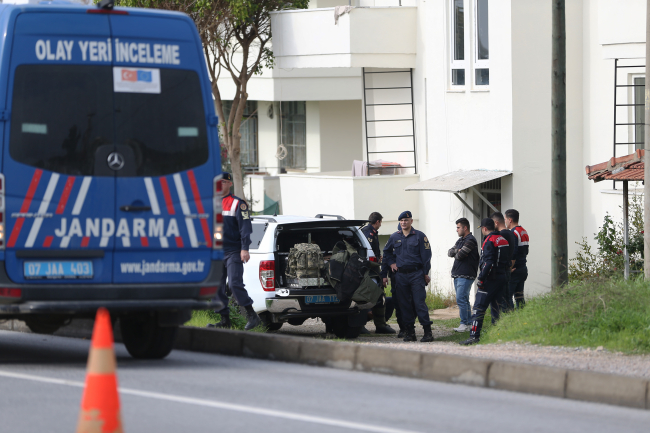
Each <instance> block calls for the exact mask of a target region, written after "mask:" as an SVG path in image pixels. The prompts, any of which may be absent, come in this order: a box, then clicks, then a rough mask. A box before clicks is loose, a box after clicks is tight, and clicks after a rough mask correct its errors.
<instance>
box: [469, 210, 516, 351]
mask: <svg viewBox="0 0 650 433" xmlns="http://www.w3.org/2000/svg"><path fill="white" fill-rule="evenodd" d="M481 232H482V233H483V236H485V240H483V245H482V247H481V249H482V254H481V260H480V262H479V274H478V281H477V283H476V287H477V291H476V297H475V298H474V310H473V314H472V330H471V332H470V337H469V338H468V339H467V340H465V341H462V342H461V343H460V344H462V345H465V346H467V345H470V344H476V343H478V342H479V340H480V338H481V328H483V319H484V317H485V312H486V310H487V308H488V306H489V305H490V303H491V302H492V301H494V300H495V299H496V297H497V296H499V295H500V294H501V293H502V290H503V285H504V284H505V281H506V270H507V268H508V267H509V266H510V263H509V262H508V261H507V260H508V259H507V257H506V250H507V249H508V246H509V245H508V241H507V240H506V239H505V238H504V237H503V236H501V233H499V231H497V230H496V226H495V225H494V221H493V220H492V219H490V218H483V221H481ZM495 311H497V312H498V311H499V310H498V309H497V310H492V314H494V312H495Z"/></svg>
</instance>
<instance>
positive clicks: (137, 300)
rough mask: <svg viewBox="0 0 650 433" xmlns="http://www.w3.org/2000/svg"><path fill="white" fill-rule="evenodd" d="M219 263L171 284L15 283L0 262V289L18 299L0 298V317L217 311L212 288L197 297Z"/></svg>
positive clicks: (216, 275) (215, 282)
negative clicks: (195, 278) (196, 278)
mask: <svg viewBox="0 0 650 433" xmlns="http://www.w3.org/2000/svg"><path fill="white" fill-rule="evenodd" d="M222 272H223V262H222V261H220V260H213V261H212V263H211V265H210V272H209V273H208V276H207V277H206V278H205V280H203V281H201V282H198V283H173V284H88V285H80V284H16V283H14V282H13V281H11V280H10V279H9V277H8V275H7V272H6V269H5V264H4V263H0V288H8V289H20V290H21V296H20V298H9V297H5V298H3V297H0V317H1V318H3V319H4V318H10V317H15V316H22V315H30V314H32V315H39V314H61V315H71V316H76V317H81V316H87V315H91V316H92V315H93V314H94V313H95V312H96V311H97V308H99V307H105V308H107V309H108V310H109V311H111V312H112V313H131V312H144V311H181V310H185V311H188V310H209V309H214V310H220V309H222V308H223V305H222V303H221V302H219V301H217V300H215V299H212V298H213V297H214V294H215V291H214V290H211V291H210V292H212V293H211V294H209V295H206V296H201V289H202V288H212V289H214V288H218V286H219V285H220V284H221V275H222Z"/></svg>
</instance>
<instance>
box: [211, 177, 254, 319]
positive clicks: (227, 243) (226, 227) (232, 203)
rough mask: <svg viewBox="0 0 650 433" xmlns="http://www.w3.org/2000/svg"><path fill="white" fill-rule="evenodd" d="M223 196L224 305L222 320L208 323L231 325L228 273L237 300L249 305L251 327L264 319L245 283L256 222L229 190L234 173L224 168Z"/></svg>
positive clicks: (220, 295)
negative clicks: (245, 270)
mask: <svg viewBox="0 0 650 433" xmlns="http://www.w3.org/2000/svg"><path fill="white" fill-rule="evenodd" d="M221 182H222V187H223V190H222V191H223V192H222V194H223V198H222V199H221V206H222V209H223V211H222V214H223V255H224V257H223V275H222V276H221V285H220V286H219V290H218V291H217V295H216V298H217V299H218V300H219V301H221V302H222V303H223V305H224V307H223V309H222V310H220V311H215V313H218V314H220V315H221V322H219V323H215V324H209V325H208V328H230V327H231V326H232V325H231V323H230V309H229V308H228V296H227V295H226V277H227V278H228V282H229V283H230V291H231V292H232V295H233V296H234V297H235V299H236V300H237V303H238V304H239V306H240V307H244V308H245V309H246V319H247V320H248V322H247V323H246V326H245V327H244V329H245V330H247V331H248V330H250V329H253V328H255V327H256V326H258V325H259V324H260V323H262V320H261V319H260V316H258V315H257V313H256V312H255V310H254V309H253V300H252V299H251V298H250V296H248V292H247V291H246V288H245V287H244V263H246V262H248V261H249V260H250V258H251V256H250V254H249V252H248V247H249V245H250V244H251V233H252V232H253V226H252V224H251V216H250V209H249V208H248V204H246V202H245V201H244V200H242V199H240V198H239V197H235V196H234V195H232V194H231V193H230V188H231V187H232V175H231V174H230V173H227V172H223V177H222V180H221Z"/></svg>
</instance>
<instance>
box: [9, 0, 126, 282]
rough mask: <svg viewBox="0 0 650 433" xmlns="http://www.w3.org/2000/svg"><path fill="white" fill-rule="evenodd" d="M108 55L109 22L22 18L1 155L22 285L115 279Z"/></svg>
mask: <svg viewBox="0 0 650 433" xmlns="http://www.w3.org/2000/svg"><path fill="white" fill-rule="evenodd" d="M15 13H19V11H16V12H15ZM109 47H110V28H109V21H108V17H107V16H106V15H99V14H92V15H91V14H86V13H84V12H79V11H72V10H71V11H70V12H67V11H65V12H62V11H59V12H57V13H47V12H38V11H36V12H31V11H30V12H20V14H19V15H18V16H17V18H16V22H15V27H14V33H13V46H12V52H11V66H10V68H9V69H10V70H9V86H8V87H9V88H8V98H7V105H6V107H7V111H10V113H11V114H10V118H11V120H10V123H9V125H10V128H8V130H5V134H4V143H5V146H4V149H3V154H2V155H3V162H2V171H3V173H4V177H5V182H6V231H7V244H6V269H7V273H8V275H9V277H10V278H11V279H12V280H13V281H15V282H30V283H61V282H62V281H65V282H66V283H70V284H76V283H89V282H91V283H109V282H111V280H112V272H111V271H112V258H113V240H112V237H111V236H110V233H109V232H110V231H111V228H112V227H111V226H112V225H113V224H114V223H113V219H114V216H115V201H114V199H113V197H114V196H115V176H114V174H113V173H112V171H111V170H110V169H109V168H108V167H107V165H106V157H107V156H108V155H109V154H110V153H111V152H113V150H114V127H113V77H112V74H111V72H112V70H111V60H110V48H109ZM91 58H92V60H93V61H92V62H89V61H88V60H90V59H91Z"/></svg>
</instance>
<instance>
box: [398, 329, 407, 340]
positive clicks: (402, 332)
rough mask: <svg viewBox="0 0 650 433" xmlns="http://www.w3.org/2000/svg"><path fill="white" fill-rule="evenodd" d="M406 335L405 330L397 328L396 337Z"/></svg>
mask: <svg viewBox="0 0 650 433" xmlns="http://www.w3.org/2000/svg"><path fill="white" fill-rule="evenodd" d="M405 335H406V331H405V330H404V329H402V328H399V333H398V334H397V338H404V336H405Z"/></svg>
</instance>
